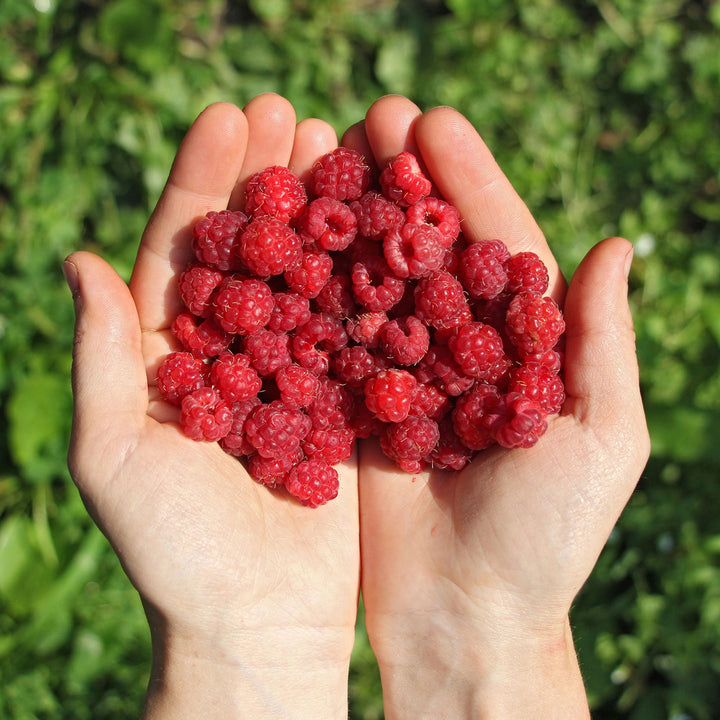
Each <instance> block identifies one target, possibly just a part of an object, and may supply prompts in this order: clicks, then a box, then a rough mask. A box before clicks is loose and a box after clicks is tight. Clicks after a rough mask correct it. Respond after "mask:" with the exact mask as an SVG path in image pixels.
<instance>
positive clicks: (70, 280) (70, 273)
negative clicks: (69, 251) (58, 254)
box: [62, 260, 80, 297]
mask: <svg viewBox="0 0 720 720" xmlns="http://www.w3.org/2000/svg"><path fill="white" fill-rule="evenodd" d="M62 271H63V275H64V276H65V282H66V283H67V284H68V287H69V288H70V292H71V293H72V296H73V297H75V296H76V295H77V294H78V288H79V285H80V282H79V279H78V269H77V265H75V263H74V262H72V261H71V260H64V261H63V264H62Z"/></svg>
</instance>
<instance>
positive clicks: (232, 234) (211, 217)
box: [192, 210, 248, 272]
mask: <svg viewBox="0 0 720 720" xmlns="http://www.w3.org/2000/svg"><path fill="white" fill-rule="evenodd" d="M247 224H248V217H247V215H246V214H245V213H244V212H241V211H240V210H235V211H233V210H221V211H220V212H216V211H214V210H211V211H210V212H209V213H208V214H207V215H206V216H205V217H203V218H201V219H200V220H198V221H197V222H196V223H195V225H194V227H193V239H192V249H193V252H194V253H195V257H196V258H197V259H198V261H199V262H201V263H203V264H204V265H209V266H210V267H212V268H216V269H217V270H222V271H224V272H227V271H235V270H240V263H239V261H238V259H237V258H236V257H235V255H234V253H233V248H234V246H235V243H236V241H237V237H238V236H239V235H240V233H241V232H242V231H243V230H244V229H245V226H246V225H247Z"/></svg>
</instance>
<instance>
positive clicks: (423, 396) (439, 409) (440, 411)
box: [410, 376, 450, 421]
mask: <svg viewBox="0 0 720 720" xmlns="http://www.w3.org/2000/svg"><path fill="white" fill-rule="evenodd" d="M416 377H417V376H416ZM449 410H450V398H449V397H448V396H447V394H446V393H444V392H443V391H442V390H441V389H440V388H438V387H436V386H435V385H430V384H428V383H423V382H419V381H418V384H417V386H416V388H415V392H414V393H413V396H412V400H411V402H410V415H415V416H416V417H429V418H432V419H433V420H436V421H439V420H441V419H442V418H443V417H444V416H445V414H446V413H447V412H448V411H449Z"/></svg>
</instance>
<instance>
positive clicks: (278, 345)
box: [243, 330, 292, 378]
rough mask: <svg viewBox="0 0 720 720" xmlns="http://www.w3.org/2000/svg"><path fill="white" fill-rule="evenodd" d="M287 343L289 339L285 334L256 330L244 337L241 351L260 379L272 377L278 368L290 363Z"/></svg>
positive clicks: (290, 358)
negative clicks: (248, 359)
mask: <svg viewBox="0 0 720 720" xmlns="http://www.w3.org/2000/svg"><path fill="white" fill-rule="evenodd" d="M289 342H290V338H289V337H288V335H286V334H285V333H275V332H273V331H272V330H258V331H257V332H254V333H252V335H246V336H245V338H244V340H243V350H244V351H245V354H246V355H247V356H248V358H250V362H251V363H252V366H253V367H254V368H255V370H257V372H258V375H260V377H263V378H267V377H274V376H275V373H276V372H277V371H278V370H280V368H284V367H286V366H287V365H289V364H290V363H291V362H292V357H291V356H290V350H289Z"/></svg>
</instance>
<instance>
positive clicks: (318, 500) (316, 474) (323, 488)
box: [285, 459, 340, 508]
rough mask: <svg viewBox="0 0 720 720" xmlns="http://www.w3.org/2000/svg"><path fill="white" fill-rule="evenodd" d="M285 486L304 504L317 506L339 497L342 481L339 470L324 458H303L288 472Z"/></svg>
mask: <svg viewBox="0 0 720 720" xmlns="http://www.w3.org/2000/svg"><path fill="white" fill-rule="evenodd" d="M285 487H286V488H287V490H288V492H289V493H290V494H291V495H293V496H295V497H296V498H298V499H299V500H300V502H302V504H303V505H307V506H309V507H313V508H316V507H319V506H320V505H324V504H325V503H327V502H329V501H330V500H333V499H334V498H336V497H337V494H338V490H339V487H340V481H339V476H338V472H337V470H336V469H335V468H334V467H332V465H330V464H328V463H327V462H325V461H324V460H321V459H315V460H303V461H302V462H300V463H298V464H297V465H295V466H294V467H293V468H292V469H291V470H290V472H289V473H288V474H287V476H286V478H285Z"/></svg>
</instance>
